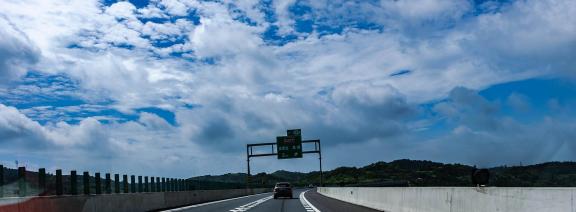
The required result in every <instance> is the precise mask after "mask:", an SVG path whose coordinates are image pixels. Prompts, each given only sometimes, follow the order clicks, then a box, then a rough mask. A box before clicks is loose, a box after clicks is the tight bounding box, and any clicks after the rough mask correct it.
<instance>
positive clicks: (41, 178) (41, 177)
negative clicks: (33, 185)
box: [38, 168, 46, 196]
mask: <svg viewBox="0 0 576 212" xmlns="http://www.w3.org/2000/svg"><path fill="white" fill-rule="evenodd" d="M38 187H39V188H40V195H41V196H44V195H46V169H45V168H39V169H38Z"/></svg>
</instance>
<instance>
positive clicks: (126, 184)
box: [122, 175, 128, 193]
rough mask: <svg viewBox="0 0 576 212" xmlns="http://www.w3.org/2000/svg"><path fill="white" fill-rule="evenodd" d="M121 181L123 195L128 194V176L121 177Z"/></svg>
mask: <svg viewBox="0 0 576 212" xmlns="http://www.w3.org/2000/svg"><path fill="white" fill-rule="evenodd" d="M122 179H123V180H124V181H122V182H123V184H124V193H128V175H122Z"/></svg>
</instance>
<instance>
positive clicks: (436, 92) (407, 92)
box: [0, 0, 576, 171]
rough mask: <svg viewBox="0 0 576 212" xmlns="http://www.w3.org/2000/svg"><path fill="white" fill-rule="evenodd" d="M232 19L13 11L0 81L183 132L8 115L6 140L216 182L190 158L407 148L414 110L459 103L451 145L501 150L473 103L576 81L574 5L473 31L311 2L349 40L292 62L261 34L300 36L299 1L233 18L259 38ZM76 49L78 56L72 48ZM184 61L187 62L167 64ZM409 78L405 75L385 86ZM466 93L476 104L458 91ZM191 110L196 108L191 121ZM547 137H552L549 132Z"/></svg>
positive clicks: (445, 20)
mask: <svg viewBox="0 0 576 212" xmlns="http://www.w3.org/2000/svg"><path fill="white" fill-rule="evenodd" d="M234 3H235V2H227V3H219V2H196V1H194V2H192V1H182V2H180V1H176V0H171V1H161V2H159V3H158V4H159V5H156V4H154V3H153V4H151V5H149V6H147V7H145V8H141V9H136V8H135V7H134V6H133V5H131V4H130V3H129V2H125V1H123V2H118V3H115V4H113V5H111V6H110V7H106V6H103V5H101V3H100V2H98V1H70V2H48V1H37V2H36V1H31V0H29V1H16V2H15V1H10V2H3V3H2V5H3V7H2V8H0V13H1V14H3V15H4V16H6V17H8V19H0V22H1V21H3V22H1V23H0V24H2V25H0V26H2V28H1V29H0V33H1V35H2V37H3V38H8V39H2V40H0V47H3V48H2V49H3V50H0V54H7V55H11V56H10V57H2V58H3V59H0V62H2V63H0V68H2V70H0V73H1V75H0V77H3V78H2V79H4V76H10V77H18V76H21V75H22V74H24V73H25V72H26V67H28V65H31V64H33V62H34V61H35V60H36V59H33V58H39V60H40V63H39V64H38V65H37V67H40V68H39V69H40V70H39V71H42V72H51V73H61V74H64V75H67V76H71V77H72V78H73V79H74V80H76V81H78V83H79V85H78V87H79V88H78V92H79V93H82V95H78V96H80V98H83V99H85V100H89V99H107V100H111V101H113V105H111V107H113V108H116V109H118V110H120V111H122V112H125V113H128V114H137V113H135V112H134V109H135V108H142V107H148V106H155V107H159V106H162V107H163V108H165V109H167V110H170V111H172V112H174V113H175V114H176V120H177V126H172V125H170V124H168V123H166V122H165V121H164V120H163V119H161V118H159V117H157V116H156V115H153V114H150V113H140V114H139V119H137V120H134V121H128V122H125V123H120V122H116V121H113V120H112V121H111V124H101V123H100V122H99V119H100V120H101V119H108V118H109V117H92V118H86V119H82V120H79V121H80V122H79V124H66V123H63V122H59V123H48V124H46V126H41V125H39V124H38V123H35V122H34V121H32V120H30V119H28V118H26V117H25V116H22V115H14V114H17V113H16V112H17V111H15V109H6V108H7V107H5V108H4V109H3V110H5V111H8V112H5V114H3V115H2V116H5V117H15V119H16V120H21V121H20V122H19V124H18V125H17V124H14V123H13V122H8V119H6V120H4V123H3V125H4V126H11V128H8V127H6V128H5V131H4V132H5V133H6V134H8V133H13V134H14V133H16V132H22V134H26V132H30V133H28V134H32V135H34V136H35V137H46V138H47V141H50V142H54V143H56V144H58V145H68V146H70V147H69V148H71V149H67V150H69V151H70V154H69V155H68V156H71V157H72V156H74V157H81V155H82V154H89V153H87V150H86V148H92V149H97V150H98V151H101V152H102V153H103V154H102V155H100V156H110V157H115V158H121V159H122V160H127V159H129V158H128V156H123V154H126V155H129V154H135V152H138V153H141V154H135V155H136V156H134V157H135V158H134V159H130V161H132V162H134V163H135V164H137V165H141V166H145V163H146V162H150V163H152V162H154V161H158V160H159V161H163V162H165V163H167V167H170V166H177V165H180V164H183V163H185V161H187V160H191V161H197V163H198V164H196V166H197V167H203V168H205V169H209V170H212V171H221V170H225V169H226V168H225V167H222V169H220V170H217V169H216V168H213V167H210V165H206V164H201V162H202V161H200V160H202V159H205V158H206V157H208V156H206V155H202V154H199V156H198V157H192V156H189V155H190V154H189V153H187V152H186V151H185V150H184V149H193V148H196V147H197V145H201V146H205V148H206V149H210V150H214V151H216V152H220V153H221V152H225V153H222V154H223V155H222V156H219V157H218V159H213V161H214V163H212V164H215V163H216V162H217V161H219V160H221V161H223V160H225V159H226V160H227V159H230V158H234V159H237V158H238V157H240V156H238V155H237V154H236V153H237V152H238V151H240V150H241V149H242V147H243V146H242V145H243V144H244V143H247V142H254V141H259V140H262V139H265V138H273V136H274V135H277V134H278V132H279V130H278V129H285V128H293V127H295V128H296V127H301V128H304V129H305V130H306V132H307V133H310V134H309V135H311V136H315V137H321V138H322V139H327V140H330V142H331V144H330V145H328V146H330V147H329V149H330V148H333V147H334V148H336V147H335V146H337V145H344V146H345V145H349V144H350V143H363V145H364V146H366V147H370V146H372V147H373V146H386V147H392V146H394V145H400V146H401V147H405V146H404V145H405V144H398V143H400V142H401V141H408V142H410V141H411V139H413V138H406V136H407V134H409V133H407V132H411V130H413V128H412V127H411V126H421V125H426V124H427V123H429V122H433V121H426V120H411V119H413V118H414V115H415V114H416V115H418V111H417V109H416V108H415V107H416V105H418V104H422V103H428V102H430V101H434V100H438V99H443V98H447V97H450V98H451V99H452V101H453V102H450V103H440V104H437V105H436V106H435V107H434V110H435V112H438V113H439V114H441V115H443V116H444V117H445V118H446V119H448V121H453V123H455V125H458V126H462V127H461V128H456V129H454V132H455V133H454V134H451V135H449V136H447V137H446V138H447V140H452V139H453V140H458V139H463V138H465V137H458V136H463V135H468V134H473V135H474V136H476V137H475V138H477V139H478V142H480V141H481V140H482V139H493V140H494V142H502V143H503V142H504V140H501V139H494V138H493V137H495V136H496V135H497V133H501V132H502V130H505V131H506V130H510V131H513V130H526V129H528V128H529V126H517V125H518V124H517V123H516V124H514V122H507V121H506V120H503V119H500V118H494V116H496V115H497V114H496V113H497V108H498V107H497V105H494V104H493V103H491V102H487V101H485V100H482V99H481V97H478V96H477V95H473V94H474V91H473V90H470V89H483V88H486V87H489V86H491V85H494V84H497V83H502V82H508V81H513V80H521V79H527V78H533V77H541V76H558V75H561V74H572V73H574V67H576V64H574V63H575V62H574V61H576V60H574V55H576V52H574V51H576V50H575V49H576V48H575V46H574V45H575V39H576V23H574V21H575V19H574V18H572V16H571V15H572V14H575V13H576V12H575V11H574V10H576V4H575V3H574V2H573V1H534V0H533V1H516V2H513V3H511V4H510V5H509V6H506V7H504V8H502V9H501V10H500V11H499V12H492V13H488V14H479V15H478V16H472V15H471V14H470V10H471V9H472V8H471V7H472V5H470V3H469V2H468V1H433V0H419V1H381V2H379V4H375V3H365V2H352V1H346V2H337V1H314V2H309V5H310V6H311V7H312V9H313V10H314V11H313V14H312V15H310V17H308V18H311V19H316V20H314V21H317V22H322V23H330V24H334V26H336V27H340V26H341V25H340V24H342V25H344V26H342V27H343V31H342V32H341V33H340V32H338V33H334V34H331V35H323V36H319V35H318V33H315V32H313V33H311V34H310V35H309V36H308V37H306V38H301V39H298V40H294V41H291V42H289V43H287V44H286V45H283V46H269V45H266V42H264V41H263V38H262V35H261V33H263V32H264V31H265V29H266V27H268V26H269V25H272V24H277V25H280V27H281V32H280V33H281V34H282V33H291V31H293V24H294V20H293V18H295V17H294V16H293V15H292V14H291V13H290V10H289V8H290V7H291V6H293V5H294V4H295V1H277V2H275V3H274V4H273V7H274V8H273V9H274V10H275V11H276V15H277V16H278V21H277V23H264V22H265V21H264V20H265V18H264V14H263V13H262V12H261V11H260V10H259V8H258V7H259V6H257V5H259V4H258V3H257V2H255V1H246V2H239V3H236V4H237V7H238V8H239V9H240V10H244V12H245V13H246V15H247V16H248V17H250V18H251V19H253V20H255V21H256V22H257V24H256V26H250V25H247V24H246V23H243V22H241V21H238V20H235V18H237V15H238V14H231V11H230V7H229V6H230V5H227V4H234ZM191 11H194V12H195V14H197V15H198V16H200V24H199V25H197V26H194V23H192V21H190V20H184V19H183V18H181V17H180V18H179V19H178V20H177V21H166V22H164V23H153V22H147V23H142V22H141V21H140V20H139V19H138V17H168V16H173V17H174V16H186V15H187V14H188V13H189V12H191ZM6 20H10V21H9V22H8V21H6ZM363 21H365V22H368V23H371V24H380V25H382V29H377V30H367V29H355V28H354V26H355V25H354V23H355V22H363ZM63 23H65V24H63ZM4 35H6V36H4ZM26 37H28V39H25V38H26ZM177 38H187V39H182V40H184V41H183V42H185V43H179V44H175V45H173V46H169V47H165V48H159V47H154V46H153V45H152V44H153V43H154V42H155V41H162V40H172V39H177ZM13 45H16V47H18V48H23V49H24V50H26V51H23V52H18V51H14V49H18V48H16V47H14V46H13ZM70 45H77V47H79V48H67V47H69V46H70ZM34 46H37V48H38V49H39V50H35V48H36V47H34ZM123 46H124V47H126V46H129V47H130V48H122V47H123ZM4 47H6V48H4ZM12 47H13V48H12ZM4 52H8V53H4ZM39 52H41V53H42V55H41V56H40V55H39V54H40V53H39ZM181 52H183V53H186V56H185V57H186V58H178V57H172V56H171V53H181ZM4 58H8V59H6V60H4ZM30 58H32V59H33V60H29V59H30ZM4 61H7V62H4ZM5 64H8V65H5ZM4 66H6V67H7V68H4ZM5 70H11V71H10V72H5ZM399 70H410V73H409V74H405V75H400V76H394V77H392V76H391V74H393V73H397V72H398V71H399ZM8 73H9V74H8ZM459 86H465V87H467V88H470V89H465V88H457V89H454V88H456V87H459ZM30 88H33V87H30ZM39 90H42V89H39ZM0 91H1V90H0ZM39 92H42V91H39ZM512 100H514V99H511V102H516V103H518V101H516V100H518V99H516V100H514V101H512ZM477 104H479V105H480V106H481V107H478V106H479V105H477ZM182 105H195V107H194V108H192V109H182V107H181V106H182ZM73 109H75V108H61V109H55V108H50V107H38V108H29V109H27V110H22V111H20V112H21V113H25V114H28V115H29V116H30V117H42V115H44V116H45V115H47V114H48V113H57V114H60V113H64V112H63V111H66V110H73ZM494 111H496V112H494ZM475 113H477V114H478V115H470V114H475ZM9 114H11V115H10V116H9ZM32 114H36V115H32ZM495 114H496V115H495ZM0 118H3V117H0ZM37 120H40V118H38V119H37ZM500 123H508V124H511V125H514V126H503V125H500ZM14 126H23V127H20V128H18V127H14ZM546 126H554V124H550V125H546ZM418 128H422V127H418ZM3 129H4V128H3ZM15 129H26V130H24V131H18V130H15ZM499 130H500V131H499ZM32 132H34V133H32ZM246 132H250V135H246V134H247V133H246ZM539 133H540V134H539V136H541V137H545V135H546V133H547V131H542V132H539ZM504 135H506V136H508V138H513V139H516V138H517V137H514V136H512V135H511V134H507V133H504ZM470 136H472V135H470ZM408 137H409V136H408ZM70 138H72V139H70ZM95 138H97V139H95ZM523 138H524V137H522V138H518V139H523ZM553 138H555V139H559V140H561V138H558V137H553ZM562 139H563V138H562ZM386 140H394V141H397V142H398V143H394V142H393V143H386V142H385V141H386ZM430 143H435V142H430ZM438 143H441V142H440V141H438ZM76 145H77V146H76ZM442 145H444V144H443V143H442V144H438V145H437V146H435V144H434V145H432V144H431V145H430V146H431V147H429V148H432V149H435V148H440V147H443V146H442ZM463 145H464V144H463ZM104 146H106V148H104ZM408 146H409V145H408ZM505 146H506V145H505ZM99 147H102V149H99ZM220 147H222V148H220ZM83 148H85V149H83ZM224 148H229V149H224ZM238 148H239V149H240V150H239V149H238ZM406 148H409V147H406ZM463 148H464V147H463ZM201 150H204V149H198V150H194V151H201ZM123 151H124V152H123ZM333 151H334V152H338V151H339V150H337V149H333ZM358 151H360V150H358ZM374 151H376V150H374ZM406 151H408V149H406ZM410 151H412V150H410ZM414 151H416V150H414ZM442 153H444V152H442ZM146 154H150V156H146ZM374 154H376V153H374ZM96 156H98V155H96ZM130 156H132V155H130ZM203 157H204V158H203ZM374 157H376V156H374ZM438 157H440V156H438ZM461 157H465V156H462V155H461ZM502 158H503V159H506V157H504V156H503V157H502ZM508 159H509V158H508ZM114 160H116V159H114ZM118 160H120V159H118ZM137 160H141V161H142V162H136V161H137ZM80 162H81V161H78V163H77V164H80ZM101 165H103V166H106V164H101ZM168 165H170V166H168Z"/></svg>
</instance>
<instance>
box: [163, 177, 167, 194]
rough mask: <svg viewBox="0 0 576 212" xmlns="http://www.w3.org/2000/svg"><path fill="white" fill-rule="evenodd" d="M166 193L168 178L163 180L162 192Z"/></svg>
mask: <svg viewBox="0 0 576 212" xmlns="http://www.w3.org/2000/svg"><path fill="white" fill-rule="evenodd" d="M165 191H166V178H165V177H163V178H162V192H165Z"/></svg>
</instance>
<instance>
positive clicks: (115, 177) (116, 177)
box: [114, 174, 120, 193]
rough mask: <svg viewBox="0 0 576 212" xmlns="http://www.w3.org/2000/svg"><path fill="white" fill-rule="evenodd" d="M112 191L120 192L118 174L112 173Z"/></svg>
mask: <svg viewBox="0 0 576 212" xmlns="http://www.w3.org/2000/svg"><path fill="white" fill-rule="evenodd" d="M114 193H120V174H114Z"/></svg>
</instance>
